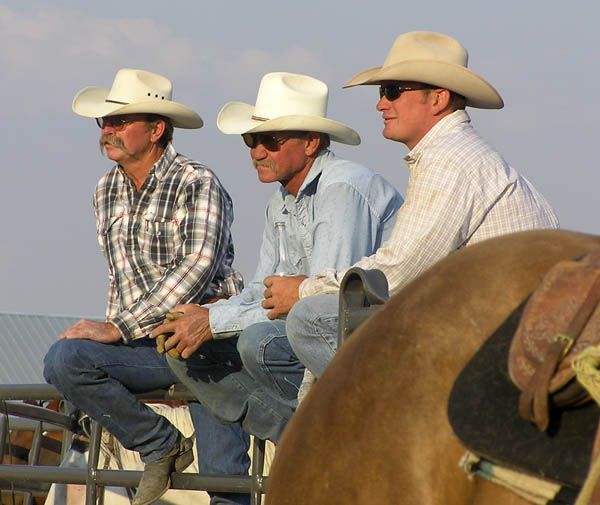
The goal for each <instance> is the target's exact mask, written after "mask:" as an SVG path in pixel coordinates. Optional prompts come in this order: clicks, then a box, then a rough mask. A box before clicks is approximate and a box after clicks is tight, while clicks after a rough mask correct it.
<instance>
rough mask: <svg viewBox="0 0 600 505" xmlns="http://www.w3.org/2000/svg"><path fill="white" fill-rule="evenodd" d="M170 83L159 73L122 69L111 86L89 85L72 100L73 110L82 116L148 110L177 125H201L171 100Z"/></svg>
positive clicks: (194, 115)
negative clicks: (107, 87) (108, 87)
mask: <svg viewBox="0 0 600 505" xmlns="http://www.w3.org/2000/svg"><path fill="white" fill-rule="evenodd" d="M172 95H173V85H172V84H171V81H169V79H167V78H166V77H163V76H162V75H158V74H154V73H152V72H147V71H145V70H135V69H132V68H122V69H121V70H119V71H118V72H117V75H116V76H115V80H114V81H113V85H112V88H110V89H106V88H98V87H95V86H90V87H87V88H83V89H82V90H81V91H80V92H79V93H77V95H75V98H74V99H73V112H75V113H76V114H79V115H80V116H85V117H94V118H99V117H105V116H116V115H119V114H136V113H148V114H158V115H160V116H165V117H168V118H169V119H171V121H173V126H176V127H178V128H202V125H203V124H204V123H203V122H202V119H201V118H200V116H199V115H198V114H196V113H195V112H194V111H193V110H191V109H188V108H187V107H186V106H185V105H181V104H180V103H177V102H173V101H171V97H172Z"/></svg>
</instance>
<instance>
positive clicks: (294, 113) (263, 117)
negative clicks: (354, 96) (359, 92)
mask: <svg viewBox="0 0 600 505" xmlns="http://www.w3.org/2000/svg"><path fill="white" fill-rule="evenodd" d="M328 95H329V90H328V89H327V85H326V84H325V83H324V82H322V81H319V80H318V79H315V78H314V77H309V76H307V75H301V74H290V73H287V72H272V73H270V74H266V75H265V76H264V77H263V78H262V80H261V81H260V87H259V88H258V95H257V96H256V105H250V104H248V103H242V102H229V103H226V104H225V105H224V106H223V108H222V109H221V111H220V112H219V116H218V117H217V127H218V128H219V130H221V131H222V132H223V133H238V134H244V133H259V132H274V131H307V132H320V133H327V134H328V135H329V136H330V137H331V140H335V141H337V142H341V143H343V144H350V145H358V144H360V136H359V135H358V133H356V132H355V131H354V130H353V129H352V128H349V127H348V126H346V125H344V124H342V123H339V122H337V121H333V120H332V119H327V118H326V117H325V116H326V114H327V97H328Z"/></svg>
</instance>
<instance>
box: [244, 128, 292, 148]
mask: <svg viewBox="0 0 600 505" xmlns="http://www.w3.org/2000/svg"><path fill="white" fill-rule="evenodd" d="M299 135H300V133H299V132H293V133H291V134H289V133H288V134H287V135H271V134H269V133H243V134H242V138H243V139H244V143H245V144H246V145H247V146H248V147H249V148H250V149H254V148H255V147H256V146H257V145H258V144H261V145H262V146H263V147H264V148H265V149H266V150H267V151H279V148H280V147H281V146H282V145H283V144H285V143H286V142H287V141H288V140H290V139H291V138H292V137H298V136H299Z"/></svg>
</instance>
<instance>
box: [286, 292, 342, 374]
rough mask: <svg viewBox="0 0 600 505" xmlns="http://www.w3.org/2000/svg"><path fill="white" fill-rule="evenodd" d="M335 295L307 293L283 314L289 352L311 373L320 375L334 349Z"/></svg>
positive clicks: (337, 312)
mask: <svg viewBox="0 0 600 505" xmlns="http://www.w3.org/2000/svg"><path fill="white" fill-rule="evenodd" d="M338 319H339V295H337V294H332V295H317V296H309V297H307V298H302V299H301V300H299V301H298V302H297V303H296V304H295V305H294V306H293V307H292V310H290V313H289V314H288V315H287V320H286V321H287V324H286V330H287V336H288V340H289V343H290V345H291V347H292V349H293V352H294V353H295V354H296V356H298V358H299V359H300V361H301V362H302V363H303V364H304V366H306V368H308V369H309V370H310V371H311V372H312V373H313V375H314V376H315V377H317V378H318V377H320V376H321V374H322V373H323V371H324V370H325V368H326V367H327V365H328V364H329V362H330V361H331V360H332V359H333V357H334V356H335V352H336V351H337V334H338Z"/></svg>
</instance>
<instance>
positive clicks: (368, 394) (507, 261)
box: [266, 230, 600, 505]
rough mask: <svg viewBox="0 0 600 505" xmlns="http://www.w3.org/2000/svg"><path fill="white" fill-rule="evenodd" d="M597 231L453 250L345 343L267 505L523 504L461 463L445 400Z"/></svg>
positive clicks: (279, 461)
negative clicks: (545, 281) (495, 337)
mask: <svg viewBox="0 0 600 505" xmlns="http://www.w3.org/2000/svg"><path fill="white" fill-rule="evenodd" d="M598 247H600V237H594V236H591V235H585V234H581V233H575V232H568V231H560V230H552V231H550V230H544V231H530V232H522V233H516V234H511V235H506V236H503V237H498V238H495V239H491V240H488V241H485V242H481V243H479V244H475V245H473V246H470V247H467V248H465V249H461V250H459V251H457V252H454V253H452V254H450V255H449V256H448V257H447V258H445V259H444V260H442V261H440V262H439V263H437V264H436V265H434V266H433V267H432V268H430V269H429V270H428V271H426V272H425V273H424V274H422V275H421V276H419V277H418V278H417V279H415V280H414V281H412V282H411V283H410V284H408V285H407V286H406V287H405V288H404V289H403V290H402V291H401V292H400V293H398V294H396V295H395V296H394V297H393V298H392V299H391V300H390V301H389V302H388V303H387V304H386V305H385V306H384V308H383V309H382V310H381V311H379V312H378V313H377V314H376V315H375V316H373V317H372V318H371V319H369V320H368V321H367V322H365V323H364V324H363V325H361V326H360V327H359V329H358V330H357V331H356V332H355V333H354V334H353V335H352V336H351V337H350V339H349V340H348V341H347V342H346V343H345V344H344V346H343V347H342V348H341V349H340V350H339V352H338V354H337V355H336V357H335V359H334V360H333V361H332V362H331V364H330V365H329V367H328V368H327V370H326V371H325V373H324V374H323V375H322V377H321V378H320V379H319V381H318V382H317V383H316V384H315V386H314V387H313V389H312V390H311V392H310V393H309V394H308V396H307V397H306V399H305V400H304V401H303V403H302V404H301V406H300V407H299V409H298V411H297V412H296V414H295V415H294V417H293V418H292V420H291V421H290V423H289V425H288V427H287V428H286V430H285V432H284V434H283V437H282V440H281V442H280V444H279V446H278V448H277V452H276V455H275V460H274V462H273V466H272V468H271V472H270V475H271V476H270V479H269V488H268V492H267V497H266V504H267V505H301V504H310V505H321V504H323V505H325V504H327V505H331V504H334V503H340V504H352V505H362V504H365V505H366V504H369V505H371V504H390V505H466V504H470V505H483V504H485V505H494V504H500V503H501V504H503V505H521V504H525V503H527V502H525V501H524V500H522V499H521V498H518V497H517V496H516V495H514V494H512V493H510V492H509V491H507V490H505V489H502V488H500V487H497V486H494V485H493V484H490V483H487V482H483V481H481V480H478V479H470V478H468V476H467V475H466V474H465V473H464V472H463V471H462V470H460V469H459V467H458V462H459V459H460V457H461V456H462V454H463V453H464V451H465V449H464V447H462V446H461V444H460V442H459V441H458V440H457V438H456V437H455V436H454V435H453V433H452V430H451V428H450V425H449V424H448V421H447V417H446V404H447V399H448V394H449V392H450V388H451V387H452V384H453V381H454V379H455V378H456V376H457V375H458V373H459V372H460V370H461V369H462V368H463V366H464V365H465V364H466V363H467V361H468V360H469V359H470V358H471V357H472V356H473V354H474V353H475V352H476V351H477V349H478V348H479V347H480V346H481V344H482V343H483V342H484V341H485V340H486V338H487V337H488V336H490V335H491V334H492V333H493V332H494V330H495V329H496V328H498V326H499V325H500V324H501V323H502V322H503V321H504V320H505V319H506V318H507V317H508V315H509V314H510V313H511V312H512V311H513V310H514V309H515V308H516V307H517V306H518V305H519V304H520V303H521V302H522V301H523V300H524V299H525V298H526V297H527V295H528V294H529V293H530V292H531V291H532V290H533V289H534V288H535V287H536V286H537V284H538V283H539V281H540V278H541V277H542V275H543V274H544V273H545V272H546V271H547V270H548V269H549V268H550V267H551V266H552V265H553V264H554V263H556V262H557V261H560V260H563V259H567V258H574V257H577V256H579V255H581V254H583V253H585V252H587V251H589V250H591V249H595V248H598Z"/></svg>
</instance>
